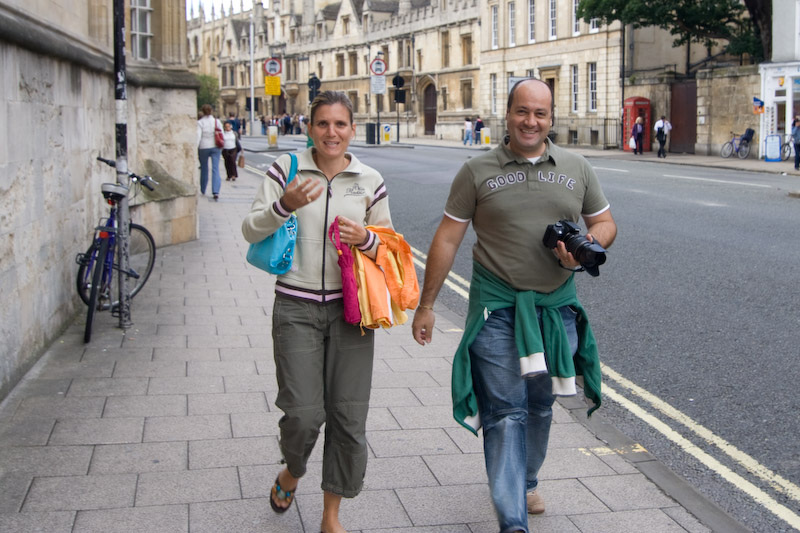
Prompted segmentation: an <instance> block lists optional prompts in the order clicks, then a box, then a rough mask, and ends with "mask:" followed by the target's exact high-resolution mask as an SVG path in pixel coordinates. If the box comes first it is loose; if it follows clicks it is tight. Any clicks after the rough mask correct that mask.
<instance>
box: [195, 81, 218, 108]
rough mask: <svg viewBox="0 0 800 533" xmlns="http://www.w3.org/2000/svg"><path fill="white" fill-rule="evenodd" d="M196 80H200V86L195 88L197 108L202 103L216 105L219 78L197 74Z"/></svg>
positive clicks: (201, 105)
mask: <svg viewBox="0 0 800 533" xmlns="http://www.w3.org/2000/svg"><path fill="white" fill-rule="evenodd" d="M197 81H199V82H200V88H199V89H197V109H198V110H199V109H200V108H201V107H203V105H204V104H208V105H210V106H211V107H217V102H219V80H218V79H217V78H215V77H214V76H208V75H206V74H198V75H197Z"/></svg>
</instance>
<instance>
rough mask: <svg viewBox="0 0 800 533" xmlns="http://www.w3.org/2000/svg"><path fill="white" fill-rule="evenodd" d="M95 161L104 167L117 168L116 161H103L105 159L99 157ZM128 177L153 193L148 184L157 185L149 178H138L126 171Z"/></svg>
mask: <svg viewBox="0 0 800 533" xmlns="http://www.w3.org/2000/svg"><path fill="white" fill-rule="evenodd" d="M97 160H98V161H102V162H103V163H105V164H106V165H108V166H110V167H113V168H117V162H116V161H112V160H111V159H105V158H103V157H100V156H97ZM128 177H129V178H130V179H132V180H133V181H135V182H138V183H141V184H142V185H143V186H145V187H147V189H148V190H150V191H154V190H155V187H153V186H152V185H151V184H150V182H153V183H155V184H156V185H158V182H157V181H156V180H154V179H153V178H151V177H150V176H139V175H137V174H134V173H133V172H131V171H130V170H129V171H128Z"/></svg>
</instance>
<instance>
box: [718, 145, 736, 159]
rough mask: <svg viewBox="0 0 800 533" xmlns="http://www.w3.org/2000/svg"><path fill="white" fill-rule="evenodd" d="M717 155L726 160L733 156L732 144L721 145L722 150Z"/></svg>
mask: <svg viewBox="0 0 800 533" xmlns="http://www.w3.org/2000/svg"><path fill="white" fill-rule="evenodd" d="M719 155H721V156H722V157H725V158H728V157H730V156H731V155H733V143H732V142H730V141H728V142H726V143H725V144H723V145H722V150H720V151H719Z"/></svg>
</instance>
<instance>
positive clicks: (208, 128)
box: [197, 104, 222, 200]
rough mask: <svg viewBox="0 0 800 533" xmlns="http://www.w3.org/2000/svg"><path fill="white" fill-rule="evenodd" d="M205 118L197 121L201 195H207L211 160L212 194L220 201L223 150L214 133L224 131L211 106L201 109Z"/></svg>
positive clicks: (206, 105)
mask: <svg viewBox="0 0 800 533" xmlns="http://www.w3.org/2000/svg"><path fill="white" fill-rule="evenodd" d="M200 111H201V112H202V113H203V117H202V118H201V119H200V120H198V121H197V156H198V158H199V159H200V193H201V194H205V193H206V187H207V186H208V158H209V157H210V158H211V192H212V193H213V194H214V200H219V188H220V185H222V180H221V179H220V177H219V157H220V155H221V154H222V148H219V147H217V145H216V143H215V142H214V131H215V130H216V129H219V130H220V131H221V130H222V123H221V122H220V121H219V119H217V118H216V117H214V115H212V114H211V113H212V111H213V110H212V109H211V106H210V105H208V104H205V105H204V106H203V107H201V108H200Z"/></svg>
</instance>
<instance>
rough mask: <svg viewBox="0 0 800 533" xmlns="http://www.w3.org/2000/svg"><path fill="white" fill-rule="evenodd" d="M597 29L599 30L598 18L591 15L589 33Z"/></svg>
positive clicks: (595, 31)
mask: <svg viewBox="0 0 800 533" xmlns="http://www.w3.org/2000/svg"><path fill="white" fill-rule="evenodd" d="M598 31H600V19H599V18H597V17H592V18H591V19H590V20H589V33H597V32H598Z"/></svg>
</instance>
